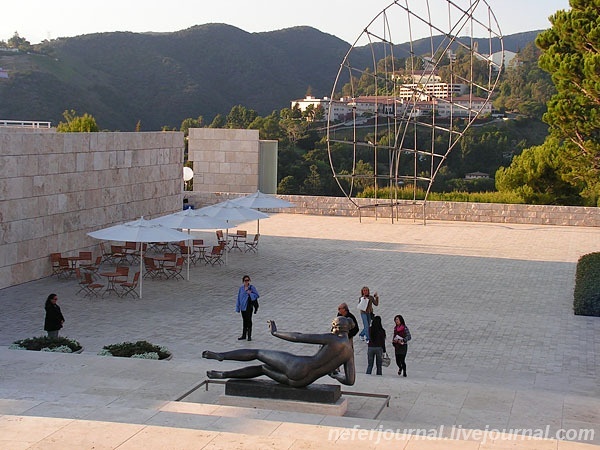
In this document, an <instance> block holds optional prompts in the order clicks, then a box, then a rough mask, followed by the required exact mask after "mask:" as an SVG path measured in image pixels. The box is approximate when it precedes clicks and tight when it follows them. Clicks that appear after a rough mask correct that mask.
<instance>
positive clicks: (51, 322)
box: [44, 294, 65, 338]
mask: <svg viewBox="0 0 600 450" xmlns="http://www.w3.org/2000/svg"><path fill="white" fill-rule="evenodd" d="M57 301H58V295H56V294H50V295H49V296H48V298H47V299H46V304H45V305H44V309H45V310H46V319H45V320H44V330H46V331H47V332H48V337H49V338H57V337H58V330H60V329H61V328H62V326H63V323H65V318H64V317H63V315H62V312H61V311H60V306H58V305H57V304H56V302H57Z"/></svg>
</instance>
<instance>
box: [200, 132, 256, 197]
mask: <svg viewBox="0 0 600 450" xmlns="http://www.w3.org/2000/svg"><path fill="white" fill-rule="evenodd" d="M188 159H189V160H190V161H193V164H194V191H195V192H204V193H209V192H244V193H248V194H249V193H252V192H254V191H256V189H257V186H258V183H259V159H260V141H259V136H258V130H234V129H219V128H190V132H189V136H188Z"/></svg>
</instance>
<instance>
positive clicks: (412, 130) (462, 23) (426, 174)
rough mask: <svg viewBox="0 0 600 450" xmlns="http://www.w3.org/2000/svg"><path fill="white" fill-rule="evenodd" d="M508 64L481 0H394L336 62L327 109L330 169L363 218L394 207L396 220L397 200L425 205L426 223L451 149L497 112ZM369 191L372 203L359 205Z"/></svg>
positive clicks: (493, 21)
mask: <svg viewBox="0 0 600 450" xmlns="http://www.w3.org/2000/svg"><path fill="white" fill-rule="evenodd" d="M503 62H504V43H503V38H502V34H501V33H500V29H499V26H498V23H497V21H496V18H495V16H494V14H493V12H492V10H491V8H490V6H489V5H488V4H487V3H486V2H485V1H484V0H412V1H409V0H403V1H400V0H398V1H395V2H393V3H391V4H390V5H389V6H387V7H386V8H385V9H384V10H382V11H381V12H380V13H379V14H378V15H377V16H376V17H375V18H374V19H373V20H372V21H371V22H370V23H369V24H368V25H367V27H366V28H365V29H364V30H363V32H362V33H361V34H360V36H359V37H358V39H357V40H356V41H355V43H354V44H353V45H352V46H351V48H350V50H349V51H348V52H347V54H346V56H345V57H344V59H343V61H342V63H341V64H340V69H339V72H338V74H337V76H336V79H335V83H334V86H333V90H332V95H331V99H330V102H329V107H328V109H327V150H328V154H329V161H330V165H331V169H332V171H333V175H334V178H335V180H336V181H337V183H338V185H339V187H340V188H341V190H342V191H343V192H344V194H345V195H346V197H348V199H349V200H350V201H351V202H352V203H354V205H355V206H356V207H357V208H358V210H359V214H360V213H361V209H362V208H367V207H368V208H375V209H376V210H377V207H379V206H386V207H388V206H392V207H395V211H396V216H398V208H399V207H400V206H406V205H422V207H423V212H422V214H423V220H424V221H425V205H426V202H427V197H428V195H429V193H430V192H431V188H432V185H433V183H434V180H435V178H436V175H438V173H439V172H440V169H441V168H442V167H443V164H444V162H445V161H446V160H447V159H448V157H449V155H450V152H451V151H452V150H453V149H454V148H455V147H456V146H457V145H458V144H459V142H460V140H461V138H462V137H463V135H464V133H465V131H466V130H467V128H468V127H469V126H471V125H472V124H473V123H474V122H475V121H476V119H477V118H478V117H480V116H483V115H488V114H490V113H491V97H492V94H493V92H494V88H495V87H496V85H497V84H498V81H499V77H500V72H501V69H502V66H503ZM363 190H372V194H373V195H372V197H374V198H375V199H376V201H375V202H370V203H369V204H368V205H367V204H362V206H361V205H360V204H359V202H358V201H357V200H356V198H355V194H356V193H357V192H361V191H363ZM382 197H383V198H382ZM407 197H410V198H408V199H407ZM401 198H403V199H404V200H401ZM377 199H380V200H381V201H380V200H377ZM412 210H413V213H411V214H413V217H415V215H414V214H415V208H414V207H413V208H412ZM376 214H377V211H376ZM393 218H394V214H393V212H392V220H393Z"/></svg>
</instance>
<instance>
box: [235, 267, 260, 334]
mask: <svg viewBox="0 0 600 450" xmlns="http://www.w3.org/2000/svg"><path fill="white" fill-rule="evenodd" d="M242 283H244V284H242V285H241V286H240V288H239V289H238V296H237V302H236V304H235V312H238V313H242V335H241V336H240V337H239V338H238V341H241V340H243V339H246V338H248V340H249V341H251V340H252V311H254V314H256V312H257V311H258V297H259V295H258V291H257V290H256V288H255V287H254V286H253V285H251V284H250V276H249V275H244V276H243V277H242Z"/></svg>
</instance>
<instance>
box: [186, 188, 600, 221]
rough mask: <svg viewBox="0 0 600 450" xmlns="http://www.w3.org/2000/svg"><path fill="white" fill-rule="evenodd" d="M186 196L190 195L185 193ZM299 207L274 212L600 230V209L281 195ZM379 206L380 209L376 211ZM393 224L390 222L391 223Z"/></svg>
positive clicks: (196, 196)
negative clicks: (390, 202) (389, 202)
mask: <svg viewBox="0 0 600 450" xmlns="http://www.w3.org/2000/svg"><path fill="white" fill-rule="evenodd" d="M186 194H187V193H186ZM243 195H244V194H240V193H218V192H217V193H207V194H203V193H193V194H191V195H186V196H187V197H188V198H189V201H190V203H192V204H193V205H194V206H195V207H196V208H200V207H202V206H207V205H212V204H214V203H218V202H221V201H223V200H227V199H229V198H235V197H241V196H243ZM278 197H280V198H283V199H285V200H288V201H290V202H292V203H294V204H295V205H296V207H294V208H285V209H281V210H273V211H277V212H281V213H288V214H311V215H323V216H350V217H357V218H358V217H360V216H362V217H375V216H377V217H378V218H384V219H385V218H387V219H390V218H391V217H392V214H393V217H394V219H412V220H417V221H423V218H425V222H426V221H427V220H451V221H463V222H489V223H520V224H529V225H563V226H586V227H600V209H599V208H585V207H578V206H547V205H509V204H499V203H466V202H465V203H463V202H427V205H426V208H425V209H424V208H423V204H422V202H419V203H416V204H415V203H413V202H410V201H401V202H399V206H397V207H391V206H389V205H386V204H385V203H384V202H385V201H384V200H381V199H380V200H378V202H376V201H375V200H373V199H367V198H356V199H353V200H354V201H355V202H356V203H357V205H359V206H361V209H360V210H359V209H358V208H357V207H356V206H355V205H354V204H353V203H352V202H351V201H350V200H348V199H347V198H346V197H313V196H304V195H278ZM376 203H379V204H380V206H378V207H375V204H376ZM390 220H391V219H390Z"/></svg>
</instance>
